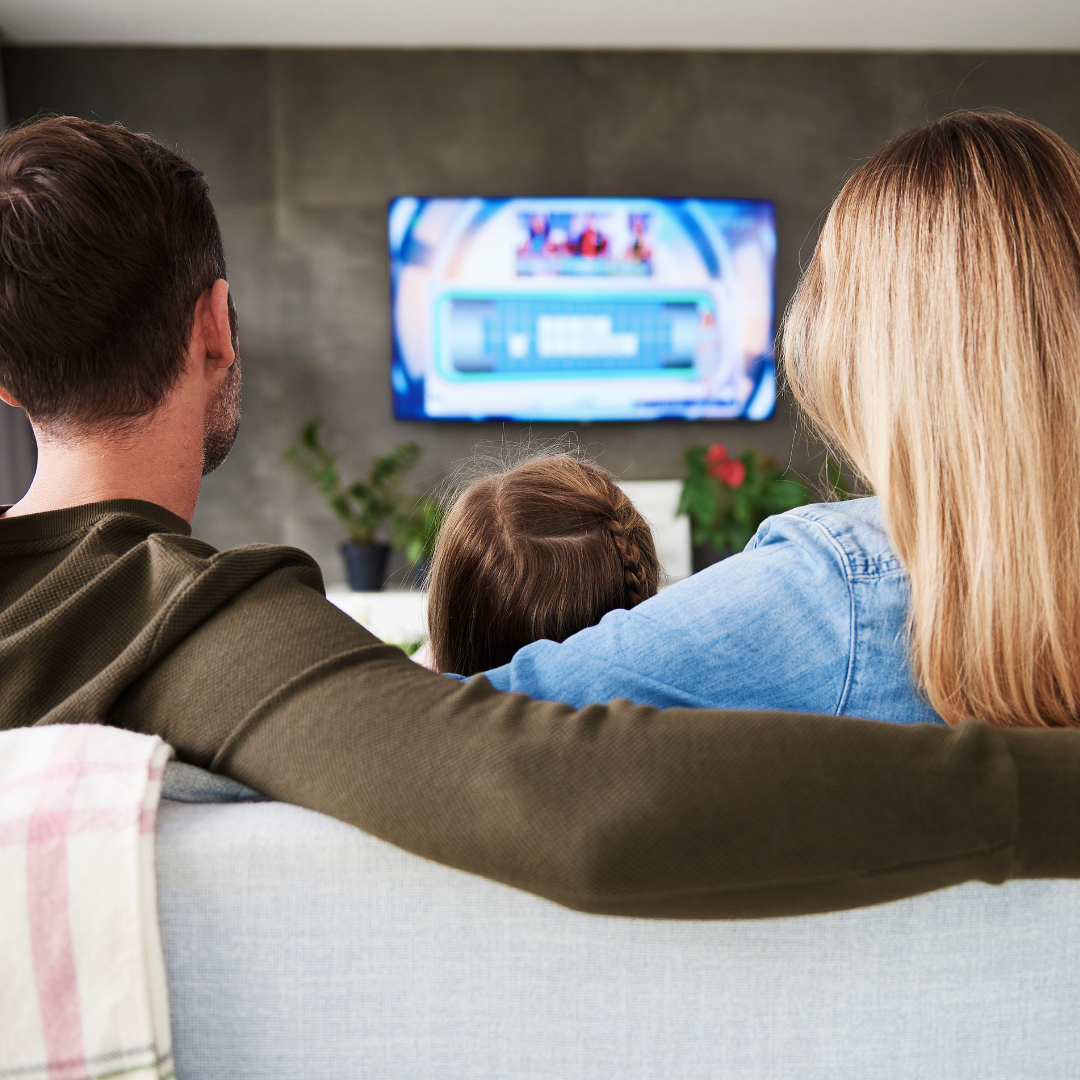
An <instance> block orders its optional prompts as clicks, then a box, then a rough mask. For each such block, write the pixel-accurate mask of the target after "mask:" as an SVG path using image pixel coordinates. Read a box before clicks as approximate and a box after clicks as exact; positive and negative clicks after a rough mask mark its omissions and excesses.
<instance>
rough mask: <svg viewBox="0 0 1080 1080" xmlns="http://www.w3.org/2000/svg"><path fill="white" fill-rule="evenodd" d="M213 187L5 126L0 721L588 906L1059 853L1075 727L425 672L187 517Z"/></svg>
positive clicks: (833, 901)
mask: <svg viewBox="0 0 1080 1080" xmlns="http://www.w3.org/2000/svg"><path fill="white" fill-rule="evenodd" d="M236 350H237V335H236V321H235V317H234V315H233V311H232V307H231V304H230V300H229V295H228V284H227V282H226V276H225V258H224V253H223V251H222V246H221V238H220V234H219V232H218V228H217V223H216V220H215V218H214V213H213V209H212V207H211V205H210V201H209V197H208V194H207V188H206V184H205V182H204V180H203V178H202V176H201V174H199V173H198V172H197V171H196V170H194V169H193V168H192V167H191V166H190V165H189V164H188V163H187V162H185V161H183V160H182V159H181V158H179V157H177V156H176V155H175V154H173V153H172V152H171V151H169V150H168V149H167V148H166V147H164V146H162V145H160V144H159V143H157V142H155V141H154V140H153V139H151V138H149V137H147V136H141V135H135V134H132V133H130V132H127V131H125V130H124V129H123V128H120V127H117V126H113V127H104V126H102V125H98V124H92V123H88V122H84V121H80V120H75V119H71V118H59V119H52V120H47V121H44V122H41V123H38V124H35V125H32V126H28V127H24V128H22V129H19V130H15V131H11V132H8V133H6V134H5V135H3V136H2V137H0V386H2V387H3V390H2V391H0V394H2V396H3V398H4V400H5V401H7V402H8V403H9V404H11V405H16V404H18V405H21V406H22V407H23V408H24V409H25V410H26V412H27V413H28V415H29V416H30V418H31V420H32V422H33V424H34V428H35V431H36V435H37V439H38V445H39V463H38V470H37V474H36V476H35V478H34V482H33V484H32V486H31V487H30V490H29V491H28V492H27V494H26V496H25V497H24V498H23V499H22V500H21V501H20V502H19V503H17V504H16V505H15V506H13V507H11V508H10V509H8V510H7V512H6V514H4V516H3V517H2V518H0V689H2V691H3V702H4V706H3V712H2V714H0V727H11V726H17V725H29V724H48V723H65V722H76V721H87V720H90V721H97V722H102V723H111V724H116V725H119V726H122V727H127V728H131V729H133V730H138V731H146V732H154V733H157V734H159V735H161V736H162V737H163V738H164V739H166V740H167V741H168V742H170V743H171V744H172V745H173V746H174V747H175V749H176V752H177V755H178V756H179V757H180V759H181V760H185V761H189V762H193V763H194V764H197V765H201V766H204V767H206V768H210V769H214V770H218V771H221V772H223V773H227V774H228V775H230V776H233V777H235V778H236V779H238V780H240V781H242V782H244V783H246V784H249V785H251V786H252V787H255V788H257V789H259V790H260V791H263V792H265V793H266V794H268V795H270V796H272V797H274V798H277V799H283V800H287V801H291V802H294V803H298V804H300V805H303V806H308V807H311V808H313V809H316V810H320V811H322V812H324V813H328V814H333V815H335V816H337V817H339V818H341V819H342V820H344V821H348V822H351V823H353V824H355V825H358V826H359V827H361V828H363V829H366V830H368V831H370V832H372V833H375V834H376V835H378V836H381V837H383V838H385V839H387V840H390V841H392V842H394V843H396V844H399V845H401V846H402V847H405V848H407V849H409V850H412V851H415V852H418V853H420V854H422V855H425V856H428V857H430V858H433V859H437V860H440V861H442V862H446V863H449V864H451V865H454V866H458V867H460V868H463V869H466V870H471V871H475V872H477V873H481V874H485V875H487V876H489V877H492V878H495V879H497V880H500V881H504V882H508V883H510V884H513V885H516V886H519V887H521V888H525V889H529V890H531V891H534V892H536V893H538V894H540V895H542V896H546V897H549V898H551V899H553V900H556V901H558V902H560V903H563V904H566V905H568V906H571V907H576V908H579V909H581V910H585V911H601V912H610V913H616V914H625V915H646V916H680V917H725V916H727V917H731V916H750V915H768V914H793V913H798V912H804V911H817V910H827V909H830V908H836V907H846V906H853V905H856V904H860V903H870V902H875V901H880V900H884V899H891V898H894V897H898V896H904V895H909V894H911V893H914V892H919V891H923V890H926V889H930V888H936V887H940V886H942V885H946V884H952V883H955V882H958V881H963V880H966V879H968V878H972V877H977V878H982V879H984V880H988V881H1001V880H1004V879H1005V878H1007V877H1010V876H1012V877H1016V876H1028V877H1032V876H1049V875H1075V874H1076V873H1077V872H1078V868H1080V854H1078V853H1080V845H1078V844H1077V843H1076V842H1075V841H1076V837H1077V835H1078V832H1080V829H1078V825H1080V813H1078V810H1080V794H1077V793H1080V783H1078V781H1080V735H1078V734H1077V733H1075V732H1042V733H1032V732H1006V731H994V730H991V729H989V728H987V727H985V726H984V725H979V724H972V725H967V726H966V727H964V728H962V729H960V730H958V731H947V730H943V729H939V728H930V727H921V728H920V727H915V728H905V727H899V726H893V725H883V724H873V723H869V722H865V721H859V720H846V721H845V720H838V719H836V718H830V717H811V716H786V715H781V714H748V713H722V712H705V711H696V710H669V711H664V712H659V711H657V710H655V709H651V708H643V707H636V706H633V705H630V704H629V703H628V702H613V703H612V704H610V705H608V706H603V707H602V706H590V707H589V708H586V709H582V710H580V711H574V710H572V709H570V708H569V707H566V706H563V705H559V704H556V703H545V702H533V701H530V700H529V699H527V698H525V697H523V696H521V695H513V694H500V693H497V692H496V691H494V690H493V689H492V688H491V686H490V685H489V684H488V683H487V682H486V680H484V679H483V678H478V679H474V680H473V681H472V682H469V683H466V684H462V683H459V682H455V681H452V680H449V679H445V678H442V677H440V676H438V675H434V674H431V673H430V672H427V671H424V670H422V669H421V668H419V667H418V666H417V665H415V664H413V663H412V662H411V661H409V660H408V659H407V658H406V657H405V655H404V654H403V653H402V652H401V651H400V650H398V649H396V648H393V647H391V646H388V645H384V644H383V643H381V642H379V641H378V640H377V639H375V638H374V637H372V636H371V635H370V634H369V633H368V632H367V631H366V630H364V629H363V628H362V627H361V626H359V625H358V624H356V623H354V622H352V621H351V620H350V619H348V618H347V617H346V616H345V615H343V614H342V613H341V612H339V611H338V610H337V609H336V608H334V607H333V606H332V605H330V604H328V603H327V602H326V600H325V598H324V596H323V591H322V581H321V577H320V575H319V571H318V568H317V567H316V565H315V563H314V562H313V561H312V560H311V559H310V558H309V557H308V556H306V555H304V554H303V553H302V552H300V551H296V550H293V549H290V548H283V547H270V546H263V545H254V546H250V547H245V548H238V549H234V550H231V551H224V552H216V551H214V550H213V549H212V548H210V547H208V546H207V545H206V544H203V543H200V542H199V541H197V540H194V539H192V538H191V537H190V530H189V525H188V523H189V521H190V518H191V516H192V513H193V511H194V509H195V504H196V500H197V498H198V494H199V484H200V479H201V477H202V475H203V474H205V473H206V472H207V471H209V470H211V469H213V468H214V467H216V466H217V465H218V464H220V463H221V461H222V460H224V458H225V455H226V454H227V453H228V450H229V446H230V445H231V443H232V440H233V438H234V437H235V435H236V430H237V426H238V422H239V405H240V373H239V372H240V365H239V360H238V358H237V355H236Z"/></svg>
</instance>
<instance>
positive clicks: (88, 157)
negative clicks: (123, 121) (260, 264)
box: [0, 116, 235, 428]
mask: <svg viewBox="0 0 1080 1080" xmlns="http://www.w3.org/2000/svg"><path fill="white" fill-rule="evenodd" d="M223 277H225V252H224V249H223V247H222V244H221V232H220V230H219V229H218V224H217V218H216V217H215V215H214V208H213V207H212V206H211V204H210V197H209V194H208V189H207V184H206V180H205V179H204V178H203V175H202V173H200V172H199V171H198V170H197V169H195V168H193V167H192V165H191V164H190V163H189V162H187V161H185V160H184V159H183V158H182V157H180V156H179V155H178V154H175V153H173V151H172V150H170V149H169V148H168V147H167V146H164V145H163V144H162V143H160V142H158V141H157V140H156V139H154V138H152V137H151V136H149V135H139V134H136V133H135V132H132V131H127V130H126V129H125V128H123V127H121V126H120V125H119V124H113V125H105V124H95V123H92V122H90V121H88V120H79V119H76V118H75V117H70V116H61V117H53V118H50V119H46V120H39V121H36V122H32V123H29V124H26V125H24V126H22V127H18V128H14V129H12V130H10V131H8V132H5V133H4V134H3V135H2V136H0V385H2V386H3V387H4V388H5V389H6V390H7V391H8V392H9V393H10V394H11V395H12V396H13V397H15V398H16V399H17V400H18V401H19V402H20V403H21V404H22V406H23V408H24V409H25V410H26V412H27V413H28V415H29V416H30V417H31V418H32V419H33V420H35V421H37V422H40V423H43V424H45V425H51V424H61V425H64V426H72V427H75V428H94V427H96V426H97V425H99V424H101V423H103V422H116V421H123V420H125V419H132V418H135V417H139V416H143V415H145V414H147V413H149V412H152V411H153V410H154V409H155V408H156V407H157V406H158V405H159V404H160V403H161V401H162V400H163V399H164V398H165V396H166V395H167V394H168V392H169V391H170V390H171V389H172V388H173V387H174V386H175V385H176V383H177V382H178V380H179V378H180V375H181V372H182V370H183V364H184V351H185V346H186V344H187V339H188V335H189V334H190V332H191V326H192V318H193V314H194V309H195V304H196V302H197V300H198V298H199V297H200V296H201V295H202V293H203V292H204V291H205V290H206V289H208V288H209V287H210V286H211V285H212V284H213V283H214V281H216V280H217V279H218V278H223ZM230 315H232V307H231V304H230ZM233 325H234V336H235V317H233Z"/></svg>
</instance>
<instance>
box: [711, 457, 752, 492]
mask: <svg viewBox="0 0 1080 1080" xmlns="http://www.w3.org/2000/svg"><path fill="white" fill-rule="evenodd" d="M709 472H711V473H712V474H713V476H715V477H716V478H717V480H719V481H720V483H722V484H727V486H728V487H729V488H737V487H742V482H743V481H744V480H745V479H746V465H745V464H744V463H743V462H741V461H740V460H739V459H738V458H727V459H726V460H724V461H718V462H717V463H716V464H715V465H714V466H713V467H712V468H711V469H709Z"/></svg>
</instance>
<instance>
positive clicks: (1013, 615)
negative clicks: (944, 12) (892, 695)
mask: <svg viewBox="0 0 1080 1080" xmlns="http://www.w3.org/2000/svg"><path fill="white" fill-rule="evenodd" d="M783 344H784V355H785V361H786V365H787V374H788V378H789V380H790V385H791V388H792V390H793V392H794V395H795V397H796V399H797V401H798V402H799V404H800V405H801V406H802V408H803V409H804V410H805V412H806V414H807V415H808V416H809V417H810V419H811V421H812V422H813V423H814V425H815V426H816V427H817V428H818V430H819V431H820V432H821V433H822V434H823V436H824V437H825V439H826V441H827V442H828V443H829V444H830V445H831V447H832V448H833V449H834V450H835V451H836V452H837V453H839V454H840V455H842V456H843V457H845V458H846V459H847V460H848V461H849V462H850V463H851V464H852V465H853V467H854V468H855V469H856V470H857V471H858V472H859V473H860V474H861V475H862V477H863V478H864V479H865V480H866V481H868V482H869V483H870V485H871V486H872V487H873V489H874V491H875V492H876V493H877V495H878V496H879V498H880V500H881V505H882V509H883V512H884V518H885V523H886V528H887V529H888V532H889V536H890V538H891V540H892V542H893V545H894V547H895V549H896V551H897V553H898V555H899V557H900V558H901V560H902V561H903V563H904V565H905V566H906V568H907V570H908V573H909V575H910V578H911V607H910V624H909V634H910V657H911V665H912V669H913V673H914V675H915V677H916V678H917V680H918V681H919V683H920V684H921V685H922V687H923V689H924V691H925V693H926V695H927V697H928V699H929V701H930V703H931V705H932V706H933V707H934V708H935V709H936V710H937V711H938V713H940V714H941V716H942V717H943V718H944V719H945V720H947V721H949V722H950V723H954V722H956V721H959V720H961V719H963V718H965V717H970V716H974V717H981V718H982V719H985V720H988V721H991V722H993V723H996V724H1001V725H1006V726H1030V727H1051V726H1063V725H1077V724H1080V157H1078V156H1077V154H1076V153H1075V152H1074V151H1073V150H1072V149H1071V148H1070V147H1069V146H1068V145H1067V144H1066V143H1065V142H1064V141H1063V140H1062V139H1060V138H1059V137H1058V136H1057V135H1055V134H1054V133H1053V132H1052V131H1049V130H1048V129H1046V128H1045V127H1042V126H1041V125H1040V124H1036V123H1034V122H1033V121H1030V120H1024V119H1021V118H1020V117H1017V116H1013V115H1011V114H1007V113H973V112H963V113H954V114H952V115H949V116H946V117H944V118H943V119H941V120H936V121H934V122H932V123H929V124H925V125H923V126H922V127H919V128H916V129H915V130H913V131H909V132H907V133H905V134H904V135H901V136H900V137H899V138H897V139H896V140H895V141H893V142H892V143H891V144H890V145H889V146H888V147H886V149H884V150H883V151H882V152H881V153H879V154H878V155H877V156H876V157H874V158H873V159H872V160H870V161H869V162H867V163H866V164H865V165H863V166H862V167H861V168H860V169H859V170H858V171H857V172H856V173H855V174H854V175H853V176H852V177H851V178H850V179H849V180H848V182H847V183H846V184H845V185H844V187H843V190H842V191H841V193H840V195H839V197H838V198H837V200H836V202H835V203H834V204H833V207H832V209H831V211H830V213H829V216H828V219H827V221H826V223H825V226H824V230H823V232H822V234H821V237H820V239H819V241H818V244H817V249H816V250H815V252H814V257H813V260H812V262H811V264H810V266H809V268H808V269H807V272H806V274H805V276H804V278H803V280H802V282H801V284H800V286H799V289H798V292H797V294H796V296H795V298H794V300H793V301H792V304H791V307H790V309H789V311H788V314H787V317H786V320H785V327H784V333H783Z"/></svg>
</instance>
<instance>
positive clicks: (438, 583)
mask: <svg viewBox="0 0 1080 1080" xmlns="http://www.w3.org/2000/svg"><path fill="white" fill-rule="evenodd" d="M659 578H660V563H659V561H658V560H657V558H656V548H655V546H654V544H653V538H652V533H651V532H650V531H649V526H648V525H647V524H646V523H645V520H644V518H642V516H641V515H640V514H639V513H638V512H637V510H636V509H635V507H634V504H633V503H632V502H631V501H630V500H629V499H628V498H627V497H626V495H624V494H623V492H622V491H621V490H620V489H619V487H618V485H617V484H616V483H615V481H614V480H613V479H612V478H611V476H610V474H609V473H607V472H605V471H604V470H603V469H601V468H599V467H597V466H596V465H592V464H589V463H588V462H585V461H581V460H579V459H578V458H576V457H573V456H571V455H570V454H555V455H549V456H544V457H538V458H534V459H532V460H530V461H526V462H524V463H523V464H521V465H518V466H516V467H515V468H512V469H509V470H507V471H505V472H502V473H499V474H497V475H495V476H489V477H486V478H485V479H483V480H479V481H477V482H476V483H474V484H472V485H471V486H470V487H469V488H467V489H466V490H465V492H464V493H463V494H462V495H461V497H460V498H459V499H458V501H457V503H456V504H455V505H454V507H453V509H452V510H451V511H450V513H449V515H448V516H447V518H446V522H445V523H444V525H443V527H442V532H441V533H440V534H439V540H438V544H437V545H436V548H435V556H434V559H433V562H432V567H431V577H430V596H429V601H428V630H429V633H430V643H431V651H432V656H433V659H434V662H435V667H436V670H438V671H453V672H456V673H458V674H460V675H472V674H474V673H475V672H478V671H486V670H487V669H489V668H493V667H498V666H499V665H500V664H505V663H506V662H507V661H508V660H510V658H511V657H512V656H513V655H514V653H515V652H516V651H517V650H518V649H520V648H521V647H522V646H523V645H527V644H529V642H530V641H536V640H538V639H539V638H549V639H550V640H552V641H563V640H564V639H565V638H568V637H569V636H570V635H571V634H574V633H576V632H577V631H578V630H583V629H584V628H585V627H586V626H592V625H593V624H594V623H597V622H599V621H600V619H601V618H602V617H603V616H604V615H605V614H606V613H607V612H609V611H613V610H614V609H615V608H631V607H633V606H634V605H635V604H638V603H640V602H641V601H642V600H645V599H647V598H648V597H650V596H652V595H654V594H655V592H656V590H657V587H658V585H659Z"/></svg>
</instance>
